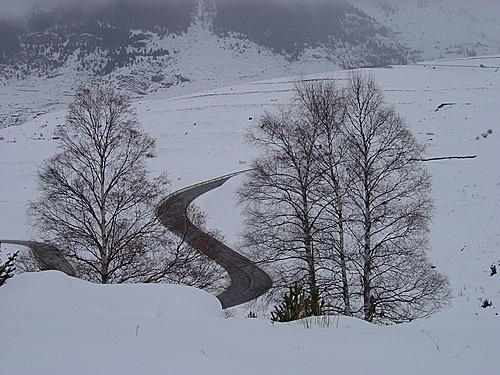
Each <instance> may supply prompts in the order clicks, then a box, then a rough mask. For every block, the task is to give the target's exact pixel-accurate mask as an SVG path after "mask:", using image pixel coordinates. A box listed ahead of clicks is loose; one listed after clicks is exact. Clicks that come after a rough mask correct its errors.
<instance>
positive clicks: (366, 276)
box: [343, 73, 449, 322]
mask: <svg viewBox="0 0 500 375" xmlns="http://www.w3.org/2000/svg"><path fill="white" fill-rule="evenodd" d="M344 98H345V105H346V121H345V124H344V128H343V133H344V137H343V138H344V139H345V142H346V143H347V145H348V149H347V154H346V156H347V158H348V165H349V168H348V169H347V170H346V171H347V173H348V175H349V179H348V180H349V189H348V194H349V198H350V202H351V203H352V206H353V207H354V215H353V218H352V219H351V220H350V222H349V230H350V234H351V241H352V243H353V245H354V246H355V247H356V249H357V253H358V258H357V259H356V269H357V270H358V272H359V274H360V278H361V296H362V305H363V318H364V319H366V320H368V321H372V320H373V319H389V320H391V321H396V322H400V321H405V320H411V319H414V318H417V317H424V316H427V315H428V314H430V313H432V312H434V311H436V309H437V308H438V307H441V306H442V305H443V304H445V303H446V302H447V300H448V297H449V288H448V283H447V280H446V278H445V277H443V276H442V275H440V274H439V273H438V272H437V271H436V270H434V269H433V268H432V267H431V264H430V262H429V261H428V260H427V258H426V256H425V250H426V249H427V247H428V243H427V234H428V231H429V225H430V220H431V215H432V212H433V204H432V199H431V195H430V191H431V179H430V175H429V173H428V172H427V170H426V169H425V167H424V165H423V164H422V162H421V161H420V158H421V155H422V152H423V146H422V145H420V144H419V143H418V142H417V141H416V139H415V138H414V137H413V135H412V134H411V132H410V130H409V129H408V127H407V126H406V125H405V123H404V121H403V119H402V118H401V117H400V116H398V115H397V114H396V113H395V111H394V109H393V108H392V107H389V106H387V105H385V103H384V100H383V96H382V92H381V90H380V89H379V88H378V86H377V85H376V83H375V81H374V79H373V78H372V77H370V76H365V75H363V74H360V73H354V74H351V76H350V78H349V82H348V84H347V87H346V88H345V93H344Z"/></svg>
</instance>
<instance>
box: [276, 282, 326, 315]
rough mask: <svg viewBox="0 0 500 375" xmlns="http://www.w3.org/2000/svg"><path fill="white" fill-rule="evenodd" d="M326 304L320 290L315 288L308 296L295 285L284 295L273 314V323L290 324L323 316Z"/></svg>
mask: <svg viewBox="0 0 500 375" xmlns="http://www.w3.org/2000/svg"><path fill="white" fill-rule="evenodd" d="M323 306H324V302H323V300H322V299H321V296H320V292H319V289H318V288H314V289H313V290H312V292H311V293H310V294H309V295H307V294H306V292H305V291H304V289H303V288H302V287H300V286H299V285H298V283H295V284H294V285H293V286H291V287H290V288H289V290H288V293H285V294H284V295H283V299H282V301H281V303H280V304H279V305H278V306H275V308H274V311H272V312H271V320H272V321H273V322H290V321H293V320H297V319H302V318H306V317H308V316H318V315H321V314H322V311H323Z"/></svg>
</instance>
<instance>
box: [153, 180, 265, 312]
mask: <svg viewBox="0 0 500 375" xmlns="http://www.w3.org/2000/svg"><path fill="white" fill-rule="evenodd" d="M243 172H245V171H242V172H236V173H232V174H230V175H226V176H222V177H218V178H215V179H213V180H209V181H205V182H202V183H199V184H196V185H192V186H189V187H187V188H184V189H181V190H178V191H176V192H174V193H173V194H170V195H169V196H168V197H166V198H165V199H164V200H163V201H162V202H161V203H160V204H159V205H158V207H157V215H158V219H159V220H160V222H161V223H162V224H163V225H164V226H165V227H166V228H168V229H169V230H170V231H172V232H173V233H175V234H177V235H179V236H181V237H183V238H185V239H186V241H187V243H189V244H190V245H191V246H192V247H193V248H195V249H196V250H198V251H200V252H201V253H203V254H205V255H206V256H208V257H209V258H210V259H212V260H213V261H215V262H216V263H217V264H219V265H220V266H221V267H222V268H224V269H225V270H226V271H227V273H228V274H229V277H230V279H231V284H230V285H229V287H228V288H227V289H226V290H225V291H224V292H222V293H221V294H219V295H218V296H217V298H218V299H219V301H220V302H221V305H222V308H224V309H226V308H228V307H233V306H237V305H241V304H242V303H245V302H248V301H251V300H253V299H255V298H257V297H259V296H261V295H263V294H264V293H266V292H267V291H268V290H269V288H270V287H271V286H272V280H271V278H270V277H269V275H268V274H267V273H266V272H264V271H263V270H262V269H261V268H259V267H257V266H256V265H255V264H254V263H253V262H252V261H251V260H250V259H248V258H246V257H244V256H243V255H241V254H239V253H237V252H236V251H234V250H232V249H230V248H229V247H227V246H226V245H224V244H223V243H221V242H219V241H217V240H216V239H214V238H212V237H210V236H209V235H208V234H206V233H205V232H203V231H202V230H201V229H199V228H197V227H195V226H194V225H193V224H192V223H191V222H190V221H189V219H188V217H187V214H186V213H187V208H188V206H189V205H190V204H191V202H192V201H193V200H195V199H196V198H197V197H199V196H200V195H202V194H204V193H206V192H208V191H210V190H212V189H215V188H217V187H219V186H221V185H222V184H224V183H225V182H226V181H227V180H229V179H230V178H231V177H233V176H236V175H238V174H240V173H243ZM200 244H203V245H202V246H200Z"/></svg>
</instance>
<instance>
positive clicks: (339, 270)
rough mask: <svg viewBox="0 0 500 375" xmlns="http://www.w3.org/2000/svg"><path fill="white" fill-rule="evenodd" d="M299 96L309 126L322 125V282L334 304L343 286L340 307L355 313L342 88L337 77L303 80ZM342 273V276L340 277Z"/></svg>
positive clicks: (318, 153) (318, 145)
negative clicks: (324, 270) (343, 133)
mask: <svg viewBox="0 0 500 375" xmlns="http://www.w3.org/2000/svg"><path fill="white" fill-rule="evenodd" d="M295 88H296V95H297V100H298V102H299V103H300V108H301V111H302V113H303V116H304V121H305V122H306V123H307V124H308V126H309V127H312V128H315V129H318V133H319V135H318V137H317V139H316V141H315V154H314V160H315V169H316V170H317V173H318V174H319V176H320V180H319V183H318V184H317V186H315V187H314V189H316V190H317V191H318V194H319V195H320V196H322V197H323V198H324V203H323V205H324V209H323V210H322V212H321V215H320V218H319V219H318V223H319V225H318V227H319V228H320V229H318V242H319V243H320V245H321V247H322V250H321V251H319V255H320V257H321V259H318V260H319V263H320V268H321V269H327V270H328V271H329V272H326V273H325V272H323V273H324V274H325V275H324V276H325V277H324V279H323V280H322V282H321V285H322V288H323V293H324V294H326V295H329V296H330V297H332V298H329V303H330V307H334V306H332V304H335V301H336V300H337V299H338V298H336V295H335V293H336V292H335V291H336V290H338V289H340V296H341V301H342V304H343V306H342V307H341V308H340V309H338V308H334V309H335V310H336V311H340V312H342V313H343V314H344V315H348V316H349V315H351V314H352V312H351V303H350V291H349V289H350V286H349V284H350V279H351V277H350V275H349V270H348V257H349V256H348V251H347V243H346V221H347V216H348V213H347V212H346V211H347V204H348V202H347V200H346V197H347V189H348V185H349V182H348V181H346V173H345V171H346V168H347V164H346V157H345V155H346V144H345V142H343V139H342V137H341V131H342V126H343V122H344V118H345V105H344V98H343V93H342V89H341V88H340V87H338V84H337V83H336V82H335V81H334V80H333V79H327V80H317V81H304V80H303V81H299V82H298V83H297V84H296V87H295ZM338 275H340V278H339V277H338Z"/></svg>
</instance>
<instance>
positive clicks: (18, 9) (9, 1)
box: [0, 0, 498, 21]
mask: <svg viewBox="0 0 500 375" xmlns="http://www.w3.org/2000/svg"><path fill="white" fill-rule="evenodd" d="M118 1H123V2H137V3H153V4H154V3H161V2H164V3H165V2H166V3H179V2H182V1H189V2H193V1H195V0H84V1H82V0H0V19H4V20H5V19H7V20H11V21H18V20H22V19H23V18H25V17H26V16H27V15H28V14H30V13H31V12H33V9H39V8H42V9H44V8H45V9H54V8H59V7H61V6H62V7H77V6H78V7H80V8H83V9H95V8H100V7H105V6H107V5H109V4H113V3H116V2H118ZM205 1H206V2H208V1H210V0H205ZM222 1H229V2H246V3H248V2H252V1H253V2H256V3H259V2H266V3H269V2H270V1H274V2H281V3H283V5H286V4H290V3H296V2H300V3H318V2H325V1H328V2H332V0H215V2H216V3H217V2H222ZM333 1H339V2H341V1H344V0H333ZM464 1H468V0H347V1H346V2H348V3H351V4H354V5H358V4H363V3H365V4H366V3H382V4H393V5H402V4H410V3H433V2H442V3H443V2H446V3H450V2H451V3H453V2H457V3H460V2H464ZM475 1H476V3H478V4H480V3H485V2H498V0H475Z"/></svg>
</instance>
